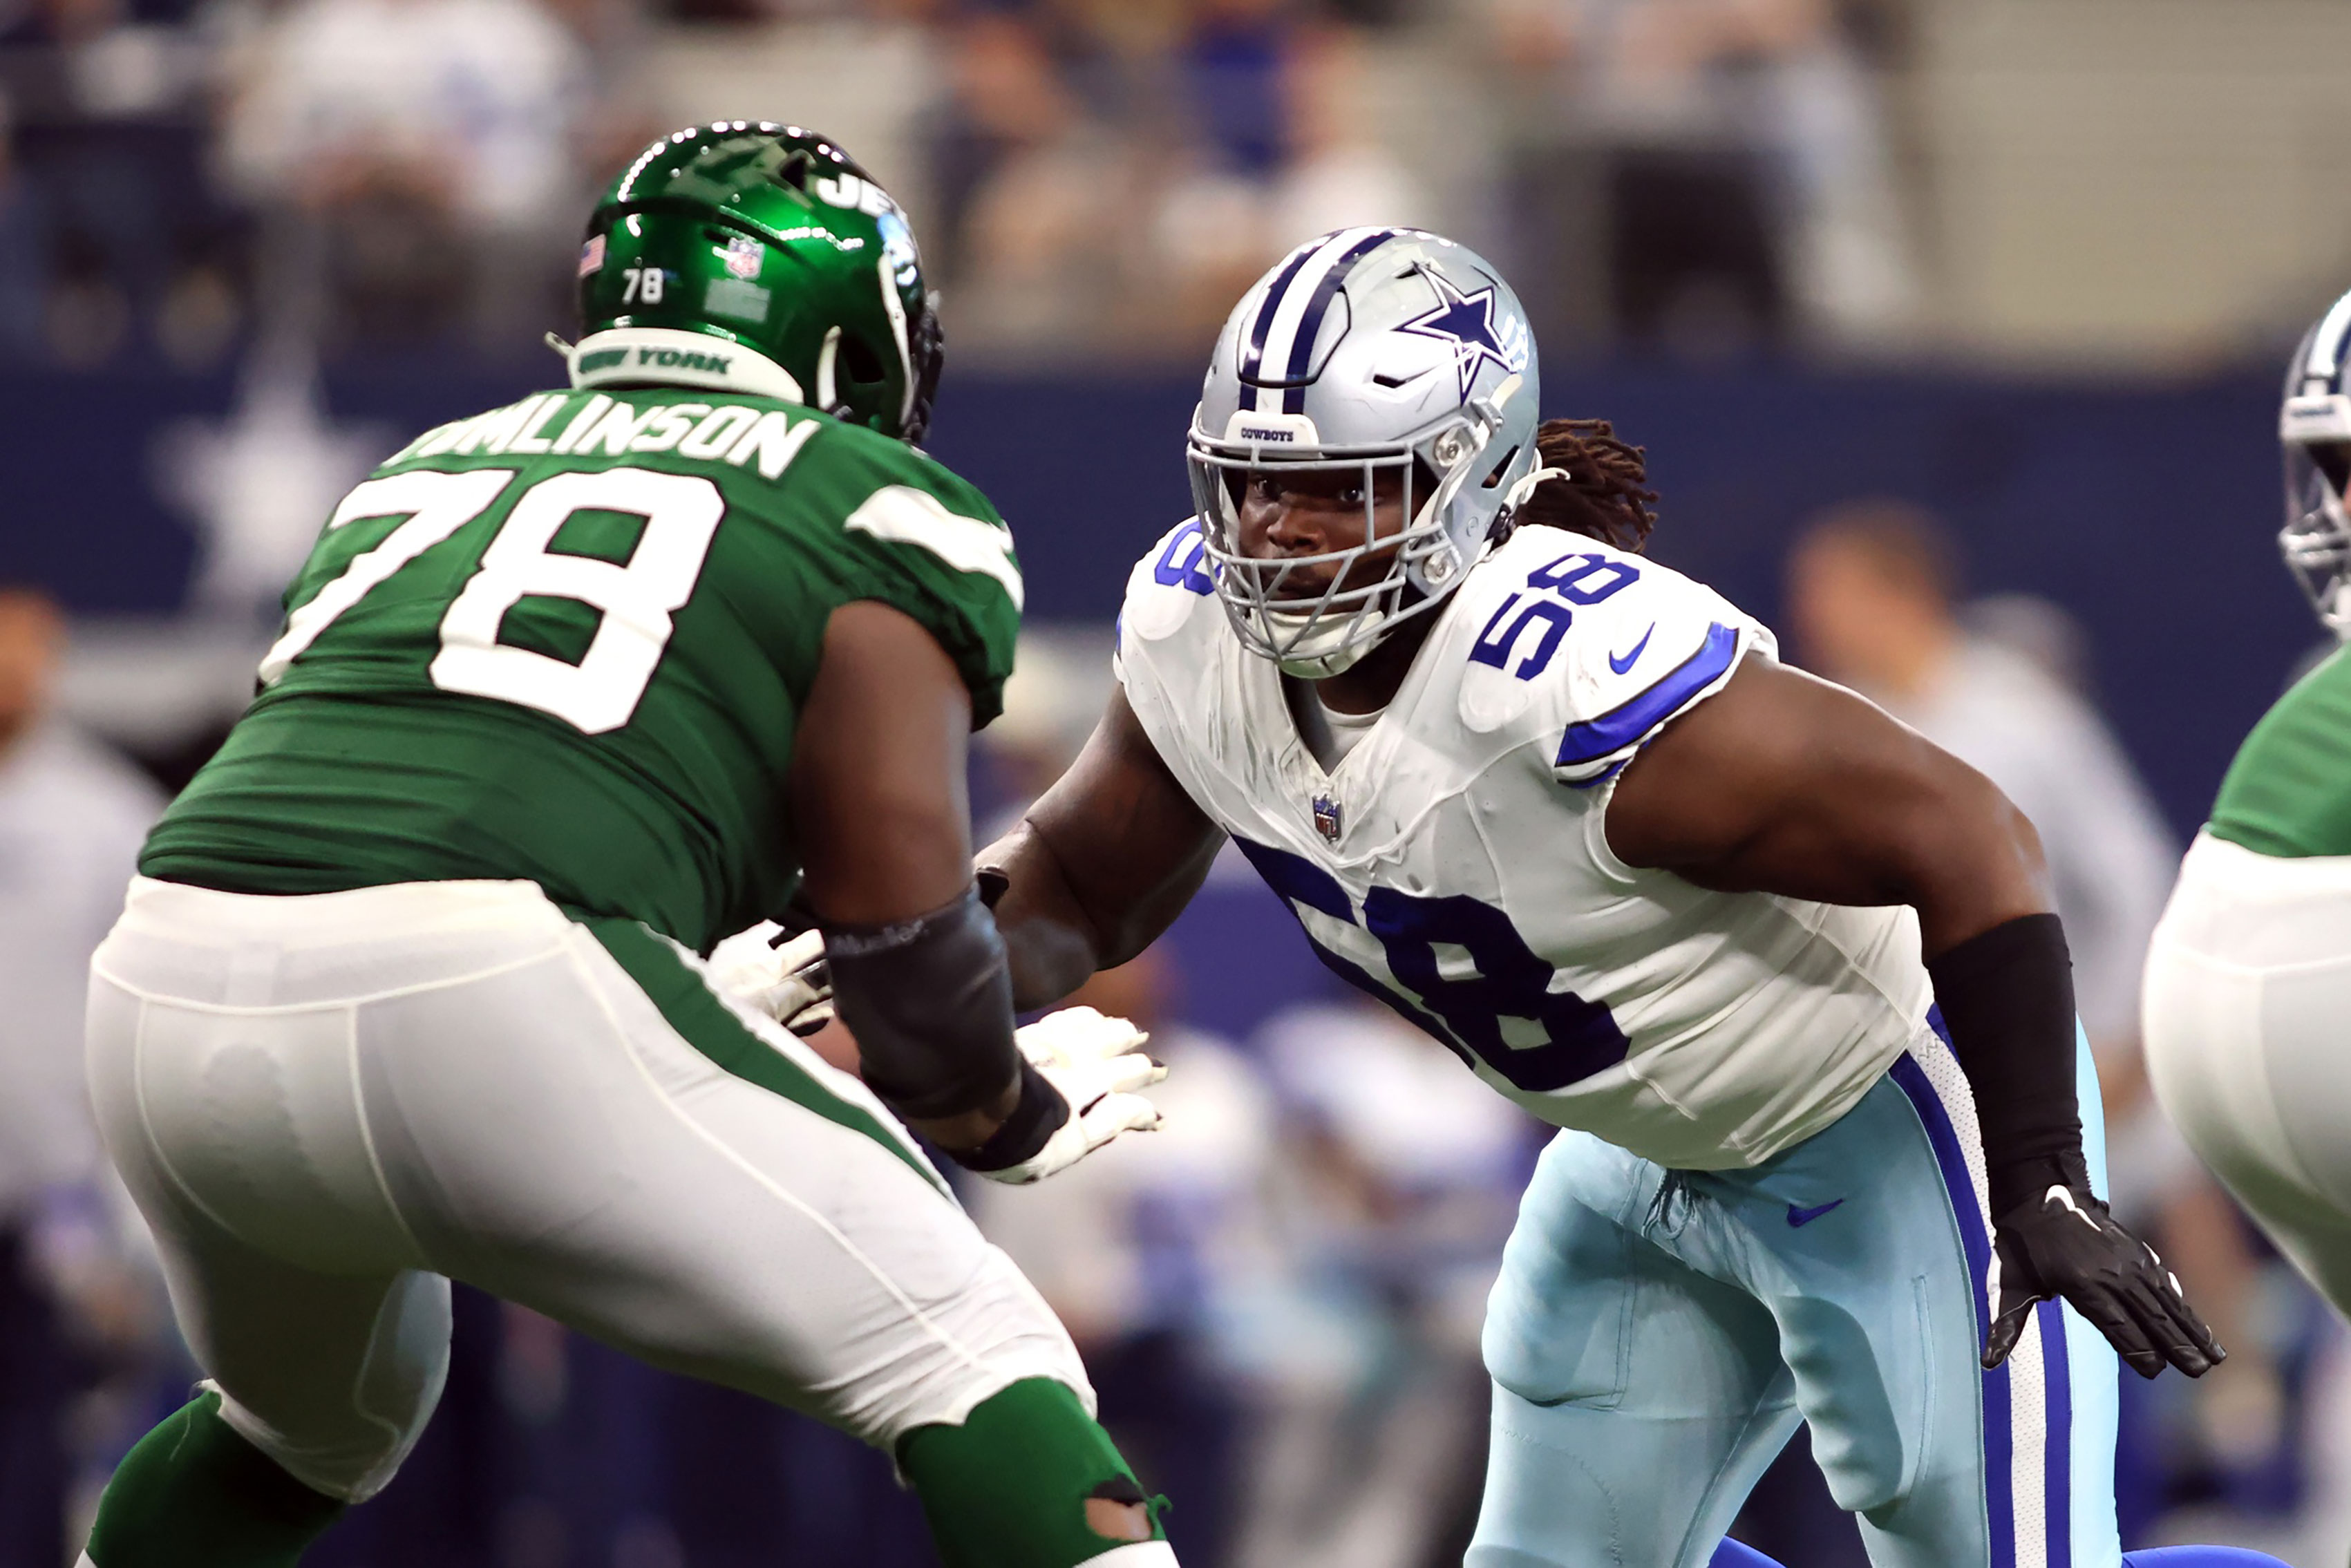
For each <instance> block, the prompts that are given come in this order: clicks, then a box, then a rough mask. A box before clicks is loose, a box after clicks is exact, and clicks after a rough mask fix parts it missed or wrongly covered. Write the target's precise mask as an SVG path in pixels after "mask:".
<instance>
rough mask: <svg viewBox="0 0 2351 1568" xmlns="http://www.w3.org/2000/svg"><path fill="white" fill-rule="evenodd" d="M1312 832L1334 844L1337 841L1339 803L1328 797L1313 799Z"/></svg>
mask: <svg viewBox="0 0 2351 1568" xmlns="http://www.w3.org/2000/svg"><path fill="white" fill-rule="evenodd" d="M1314 831H1316V832H1318V833H1320V834H1322V836H1323V837H1324V838H1326V839H1328V840H1330V841H1332V843H1334V844H1335V843H1337V842H1338V841H1339V802H1338V801H1336V800H1332V799H1331V797H1330V796H1328V795H1317V796H1315V797H1314Z"/></svg>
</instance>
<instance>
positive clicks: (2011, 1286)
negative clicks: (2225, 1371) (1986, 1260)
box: [1983, 1162, 2228, 1377]
mask: <svg viewBox="0 0 2351 1568" xmlns="http://www.w3.org/2000/svg"><path fill="white" fill-rule="evenodd" d="M2068 1163H2069V1164H2070V1163H2071V1162H2068ZM2062 1174H2063V1175H2064V1176H2065V1177H2066V1179H2065V1180H2064V1181H2063V1182H2059V1183H2052V1184H2051V1185H2050V1186H2048V1187H2047V1188H2045V1189H2044V1190H2043V1193H2042V1196H2041V1197H2039V1198H2038V1199H2035V1200H2029V1201H2027V1202H2024V1203H2020V1204H2018V1205H2016V1206H2015V1207H2013V1208H2011V1209H2010V1210H2009V1212H2007V1213H2006V1214H2003V1215H2001V1217H2000V1219H1999V1222H1998V1239H1996V1240H1995V1242H1994V1243H1993V1256H1992V1276H1991V1277H1992V1295H1993V1297H1994V1299H1995V1300H1996V1301H1997V1302H1998V1307H1997V1309H1996V1315H1995V1316H1994V1317H1993V1319H1992V1323H1991V1334H1990V1335H1988V1336H1987V1337H1986V1339H1985V1341H1984V1353H1983V1364H1984V1368H1985V1370H1987V1371H1989V1370H1991V1368H1992V1367H1995V1366H1998V1365H1999V1364H2001V1362H2003V1361H2005V1360H2007V1359H2008V1353H2009V1352H2010V1351H2011V1350H2013V1349H2015V1348H2016V1342H2017V1340H2018V1339H2019V1338H2020V1337H2021V1336H2022V1334H2023V1333H2024V1327H2025V1325H2026V1324H2027V1323H2029V1322H2032V1307H2033V1303H2034V1302H2036V1301H2048V1300H2050V1299H2052V1298H2053V1297H2059V1296H2062V1297H2064V1299H2065V1300H2066V1301H2069V1302H2071V1303H2072V1304H2073V1307H2074V1311H2075V1312H2079V1313H2081V1314H2082V1316H2083V1317H2084V1318H2085V1319H2087V1320H2088V1321H2089V1322H2090V1325H2091V1326H2092V1327H2094V1328H2095V1329H2096V1330H2097V1331H2098V1332H2099V1333H2102V1334H2104V1335H2105V1336H2106V1340H2107V1343H2111V1344H2112V1345H2113V1346H2114V1347H2115V1349H2116V1352H2117V1353H2118V1354H2120V1355H2121V1356H2122V1358H2123V1361H2124V1363H2125V1364H2126V1365H2128V1366H2129V1367H2130V1369H2131V1370H2132V1371H2133V1372H2136V1373H2137V1374H2138V1375H2140V1376H2141V1377H2153V1376H2154V1375H2156V1374H2157V1373H2158V1372H2161V1371H2162V1370H2163V1366H2164V1363H2166V1362H2169V1363H2170V1364H2172V1365H2174V1366H2176V1367H2178V1368H2179V1370H2180V1371H2182V1372H2184V1373H2186V1374H2187V1375H2189V1376H2190V1377H2201V1376H2203V1375H2205V1374H2206V1373H2207V1372H2210V1370H2211V1369H2212V1368H2213V1367H2215V1366H2217V1365H2219V1364H2220V1362H2221V1360H2222V1359H2223V1358H2224V1357H2225V1356H2226V1355H2227V1354H2228V1353H2227V1352H2226V1351H2223V1350H2222V1349H2221V1348H2220V1344H2219V1343H2217V1342H2215V1341H2214V1339H2213V1338H2212V1331H2211V1330H2210V1329H2209V1328H2207V1327H2205V1326H2204V1320H2203V1319H2201V1318H2199V1317H2198V1316H2197V1315H2196V1311H2195V1309H2194V1308H2192V1307H2190V1306H2189V1304H2188V1301H2187V1298H2186V1297H2184V1296H2182V1295H2181V1294H2180V1291H2179V1280H2178V1279H2176V1278H2174V1277H2173V1275H2172V1272H2171V1270H2168V1269H2167V1268H2165V1267H2164V1266H2163V1260H2162V1259H2160V1258H2158V1257H2157V1256H2156V1255H2155V1249H2154V1248H2152V1247H2149V1246H2148V1245H2147V1243H2146V1242H2144V1241H2141V1240H2140V1239H2138V1238H2137V1237H2136V1236H2133V1235H2132V1234H2131V1233H2130V1232H2129V1231H2127V1230H2125V1229H2124V1228H2122V1227H2121V1226H2119V1225H2117V1224H2116V1223H2115V1219H2114V1216H2112V1215H2110V1214H2108V1213H2107V1212H2106V1206H2105V1204H2104V1203H2103V1202H2101V1201H2099V1199H2097V1198H2096V1197H2093V1196H2092V1195H2091V1192H2090V1183H2089V1178H2088V1176H2087V1173H2086V1172H2085V1171H2080V1170H2067V1171H2064V1173H2062Z"/></svg>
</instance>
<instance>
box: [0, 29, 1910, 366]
mask: <svg viewBox="0 0 2351 1568" xmlns="http://www.w3.org/2000/svg"><path fill="white" fill-rule="evenodd" d="M7 15H8V20H7V21H6V22H5V23H4V24H0V92H5V124H6V131H7V136H6V143H7V154H6V156H7V160H8V162H7V172H6V175H5V185H0V192H5V195H0V257H5V265H4V266H0V272H5V275H6V279H7V280H6V282H5V284H0V343H5V347H6V349H7V350H9V351H10V352H13V353H15V354H17V355H29V356H45V357H47V358H49V359H52V360H54V361H58V362H62V363H66V364H70V365H91V364H98V363H103V362H106V361H109V360H110V359H112V358H113V357H114V356H116V355H118V354H121V353H124V352H126V351H132V352H135V351H137V350H139V349H140V348H141V347H148V348H152V350H154V351H156V352H158V353H160V354H161V355H162V358H163V359H164V360H165V361H168V362H170V363H172V364H174V365H179V366H183V367H186V366H200V365H203V364H206V363H209V362H212V361H216V360H217V359H218V358H219V357H220V356H222V355H224V354H225V353H227V352H229V351H231V350H232V348H233V347H234V345H235V344H236V343H237V342H238V341H239V340H241V338H243V337H244V336H245V335H246V334H247V333H249V332H252V331H255V330H266V329H279V330H284V331H288V332H293V333H296V334H298V335H303V336H305V337H308V336H315V335H319V334H320V333H323V334H324V335H325V336H326V338H327V339H328V340H329V347H330V348H333V349H357V348H371V347H372V348H377V349H381V348H384V347H387V346H394V345H397V346H402V347H414V346H416V345H418V344H419V343H421V342H430V341H436V340H447V341H449V342H452V343H462V344H465V345H466V346H468V347H470V348H473V349H475V350H482V351H488V352H507V351H513V350H516V349H517V348H518V347H523V346H528V345H529V344H532V343H535V342H536V340H537V338H538V333H539V331H541V330H543V329H545V328H547V327H549V326H559V325H560V324H561V322H562V319H563V305H562V301H563V294H564V285H565V281H566V274H565V270H564V268H563V267H562V266H561V265H560V262H559V260H552V259H550V258H556V257H558V256H559V253H560V252H561V250H562V249H563V246H561V244H560V243H559V241H560V240H561V239H562V238H564V237H565V236H566V235H567V234H568V231H569V230H570V229H572V228H574V227H576V225H577V222H578V214H579V213H580V210H581V207H582V202H583V199H584V197H585V196H586V195H587V194H588V193H590V191H591V190H592V189H593V187H594V186H595V185H596V184H598V183H601V181H602V180H603V179H605V178H606V177H608V176H609V174H610V172H611V170H612V168H613V167H614V166H615V165H616V164H617V162H620V161H621V160H622V159H624V158H625V157H626V155H627V154H628V152H630V151H632V149H633V148H634V147H635V146H637V145H638V144H640V143H641V142H642V141H643V139H644V138H645V137H646V136H648V135H649V134H652V133H653V132H654V131H657V130H659V129H663V128H665V126H666V125H667V124H668V123H669V122H670V121H671V120H673V119H674V118H677V117H678V116H677V114H676V109H677V108H678V107H682V105H680V102H679V100H680V99H681V98H682V97H684V98H687V99H691V98H694V97H695V96H696V94H697V90H698V91H699V92H700V93H701V94H702V95H703V96H707V95H708V91H709V89H708V86H707V84H708V81H709V77H708V75H707V73H705V72H704V71H702V70H700V69H699V68H698V67H699V66H700V65H701V64H702V62H701V61H699V60H697V58H696V56H697V54H699V53H702V52H708V51H724V52H731V53H733V54H735V55H736V56H737V60H736V62H735V64H734V66H733V69H734V70H736V71H738V72H739V71H742V70H744V69H745V68H746V67H745V64H744V62H743V59H742V57H743V56H744V55H746V54H748V55H749V56H751V57H755V58H756V57H758V56H759V55H761V54H774V55H777V56H781V57H794V58H796V59H797V60H798V62H799V67H800V68H802V69H809V68H819V69H822V70H824V71H826V72H828V73H840V72H845V73H847V76H848V78H851V80H852V84H853V86H854V88H855V89H860V90H864V91H870V92H872V93H874V94H877V95H881V96H884V97H886V98H888V99H891V100H892V102H893V106H894V115H893V118H894V119H895V120H897V121H898V123H896V124H894V125H892V126H891V127H890V128H889V129H888V131H886V132H885V134H884V135H883V137H882V138H881V140H883V142H884V146H883V148H882V149H879V150H875V149H872V147H871V146H870V143H871V142H872V141H873V140H875V139H874V138H872V137H871V136H868V137H865V138H862V139H861V138H859V137H857V136H855V135H853V134H852V129H853V128H852V127H846V126H840V127H836V126H832V125H831V124H830V123H829V122H827V124H826V128H827V129H831V130H832V131H834V133H835V134H838V135H841V136H842V137H843V138H844V140H847V141H851V142H852V144H853V145H856V146H859V147H861V148H865V149H867V151H866V152H864V154H863V155H864V156H866V157H867V158H868V159H869V160H870V161H873V162H876V163H877V168H878V172H882V173H883V174H884V175H885V176H887V177H889V178H890V179H892V181H893V183H897V184H900V185H902V186H905V187H907V188H908V190H909V196H908V200H909V204H910V205H911V206H912V207H913V209H914V211H915V212H916V214H918V216H919V217H920V218H921V219H922V220H923V221H924V225H925V233H926V235H927V236H928V245H929V248H930V250H931V252H932V257H931V259H932V260H933V262H934V264H935V266H936V267H937V268H938V270H939V273H940V275H941V276H942V277H944V279H945V280H946V285H947V289H948V297H949V298H950V299H951V300H952V301H953V306H952V308H953V310H954V312H955V314H954V317H953V319H951V323H950V327H951V330H952V331H953V332H954V333H955V335H956V340H957V342H958V344H959V345H967V346H968V347H969V348H971V349H973V350H977V351H978V352H980V353H982V354H984V355H985V354H1001V355H1011V356H1021V355H1032V354H1039V353H1047V354H1052V355H1056V356H1067V355H1070V354H1073V353H1074V354H1103V353H1114V354H1121V355H1127V356H1142V357H1165V356H1167V355H1170V354H1188V353H1190V352H1192V351H1194V350H1195V348H1196V343H1197V341H1198V340H1199V339H1200V337H1201V334H1202V331H1203V329H1205V328H1206V327H1208V326H1211V325H1213V323H1214V322H1216V321H1217V320H1218V319H1221V318H1222V316H1223V314H1224V312H1225V310H1226V309H1227V308H1228V306H1229V304H1230V302H1231V300H1232V298H1234V297H1235V296H1236V295H1237V294H1238V291H1239V289H1240V288H1241V287H1244V286H1245V285H1246V283H1247V282H1248V281H1249V279H1250V278H1251V277H1254V276H1255V275H1256V274H1257V273H1258V272H1259V271H1260V270H1261V269H1262V267H1264V265H1265V264H1266V262H1267V261H1268V260H1269V259H1270V257H1272V256H1279V255H1280V253H1281V252H1282V251H1283V250H1284V249H1286V248H1287V247H1288V246H1290V244H1292V243H1294V242H1295V241H1296V240H1297V239H1299V238H1301V237H1303V236H1305V235H1311V234H1316V233H1321V232H1323V231H1325V230H1328V229H1331V228H1335V227H1339V226H1343V225H1345V224H1348V223H1351V222H1354V221H1357V220H1358V219H1359V218H1361V217H1363V216H1364V214H1378V215H1380V216H1381V218H1382V220H1383V221H1395V220H1396V219H1397V218H1398V217H1399V216H1402V217H1404V218H1405V219H1408V220H1414V221H1424V222H1426V223H1427V224H1429V225H1432V226H1440V225H1451V226H1452V227H1454V228H1457V229H1461V230H1463V231H1464V232H1476V231H1480V230H1487V231H1490V230H1494V229H1496V228H1498V227H1499V228H1501V229H1504V230H1510V231H1514V232H1512V233H1510V238H1511V239H1512V240H1513V241H1514V242H1515V247H1516V249H1517V250H1518V252H1519V253H1520V256H1521V258H1522V259H1523V260H1526V261H1531V262H1533V263H1534V264H1536V265H1537V266H1539V267H1541V268H1542V270H1543V271H1544V272H1546V273H1547V274H1550V275H1552V276H1553V277H1555V278H1556V279H1557V280H1558V284H1559V286H1558V287H1555V288H1554V289H1553V290H1552V291H1551V293H1552V296H1553V298H1552V299H1551V301H1550V303H1551V308H1550V310H1549V311H1548V314H1549V315H1550V316H1551V317H1552V319H1553V320H1554V323H1555V324H1556V326H1557V328H1558V329H1560V330H1561V331H1562V332H1576V333H1580V334H1583V335H1585V336H1592V335H1599V334H1609V333H1615V332H1622V333H1623V334H1625V335H1627V336H1630V337H1633V338H1635V339H1641V338H1647V337H1654V336H1673V335H1676V334H1679V335H1681V336H1682V337H1684V338H1686V339H1690V340H1698V339H1705V340H1727V341H1733V342H1736V341H1744V340H1752V339H1776V338H1780V337H1782V336H1786V335H1790V334H1794V333H1798V332H1809V333H1812V334H1813V335H1815V336H1821V337H1825V338H1827V339H1830V340H1867V339H1870V338H1873V337H1877V336H1884V335H1886V334H1889V333H1898V332H1899V331H1900V330H1901V329H1903V327H1904V326H1905V325H1906V323H1907V319H1908V318H1909V317H1910V316H1911V315H1912V314H1913V313H1914V311H1915V307H1916V299H1915V295H1916V287H1915V282H1914V279H1913V277H1912V276H1911V267H1910V263H1909V261H1908V259H1907V256H1906V254H1905V246H1904V242H1903V238H1902V233H1901V229H1902V225H1901V221H1900V217H1899V214H1898V213H1897V211H1896V197H1895V190H1894V183H1893V181H1892V179H1891V177H1890V170H1889V167H1888V162H1887V161H1888V157H1889V153H1888V142H1887V138H1886V134H1885V129H1884V126H1883V124H1882V123H1881V121H1882V115H1881V112H1880V107H1879V105H1878V103H1877V101H1876V85H1875V84H1876V74H1875V73H1874V72H1873V70H1872V69H1871V68H1870V66H1871V62H1872V58H1873V57H1874V56H1876V55H1877V54H1881V53H1882V52H1884V51H1885V50H1886V49H1889V48H1891V47H1894V37H1895V33H1896V12H1895V10H1894V8H1893V7H1892V6H1890V5H1888V4H1887V3H1886V0H1843V3H1842V4H1840V3H1835V0H1460V3H1451V0H1437V3H1435V4H1431V3H1429V0H1349V3H1347V4H1342V5H1329V6H1321V5H1302V4H1298V3H1296V0H1007V3H1000V4H999V3H973V4H957V3H956V0H893V3H887V4H879V5H846V4H836V5H825V4H807V3H804V0H776V3H773V4H761V3H760V0H665V3H664V0H287V3H283V4H277V3H270V0H26V3H25V4H22V5H16V6H14V7H12V8H11V11H10V13H8V14H7ZM1432 50H1434V51H1435V52H1436V53H1437V55H1438V56H1439V57H1442V58H1443V59H1444V61H1445V64H1446V66H1447V70H1448V73H1449V74H1450V75H1452V76H1458V75H1460V74H1461V73H1463V72H1465V71H1468V72H1474V73H1478V74H1481V75H1484V76H1487V77H1489V78H1491V80H1490V84H1489V86H1488V87H1487V88H1485V89H1483V90H1482V91H1481V93H1480V95H1479V96H1480V97H1482V98H1487V99H1488V100H1487V101H1485V102H1483V103H1482V104H1479V105H1477V106H1476V109H1475V111H1473V112H1466V113H1455V112H1453V110H1456V109H1457V108H1458V107H1459V106H1456V105H1453V104H1450V103H1440V104H1438V105H1435V106H1433V107H1438V108H1441V109H1443V110H1445V111H1446V118H1447V125H1446V130H1445V132H1444V135H1443V137H1442V140H1441V141H1437V142H1435V143H1434V144H1423V145H1419V146H1407V145H1402V144H1401V143H1402V142H1403V141H1404V140H1405V139H1404V138H1402V137H1400V136H1399V135H1398V134H1397V131H1398V129H1399V128H1398V127H1397V126H1395V125H1394V124H1391V123H1384V122H1383V117H1382V116H1380V115H1379V114H1377V113H1374V112H1369V110H1371V109H1372V106H1373V105H1374V104H1375V103H1376V102H1377V101H1378V100H1379V99H1382V98H1383V97H1385V96H1387V95H1388V94H1389V93H1390V90H1391V85H1392V84H1391V82H1390V80H1389V78H1394V77H1395V76H1396V75H1398V74H1399V73H1400V72H1403V71H1406V70H1408V69H1409V68H1410V64H1411V62H1412V60H1413V59H1414V58H1416V57H1420V58H1426V57H1427V56H1428V55H1429V53H1430V52H1431V51H1432ZM681 78H683V79H684V81H685V82H688V83H691V82H695V81H699V82H701V83H702V84H703V86H702V87H701V89H695V87H692V86H687V87H685V88H684V90H683V92H682V91H681ZM840 91H841V88H840V86H839V85H838V84H836V86H835V87H834V88H833V89H832V90H831V91H830V92H827V93H826V94H824V95H823V96H824V97H825V98H828V99H830V98H834V97H838V96H839V95H840ZM1489 95H1490V96H1489ZM757 96H758V97H759V98H761V99H767V98H768V97H769V96H771V95H769V94H768V93H759V94H758V95H757ZM1422 96H1423V97H1426V91H1424V92H1423V94H1422ZM1439 97H1440V98H1442V97H1443V91H1442V88H1441V85H1440V88H1439ZM781 99H782V101H791V99H790V96H789V95H781ZM741 107H742V106H741V105H737V108H738V109H739V108H741ZM720 108H721V111H725V110H724V109H723V106H720ZM697 111H699V112H708V110H699V109H698V110H697ZM809 118H810V120H811V122H817V117H816V116H815V115H810V116H809ZM857 118H859V119H860V120H865V119H871V118H873V116H872V111H871V110H868V111H867V112H866V113H863V114H860V115H858V116H857ZM854 129H862V127H860V128H854ZM877 152H879V153H883V154H887V156H886V157H878V156H877ZM906 162H914V163H917V164H919V166H920V172H918V173H916V174H914V176H913V177H912V179H911V180H909V178H908V175H907V172H906V170H905V169H904V168H903V167H893V166H892V165H893V164H904V163H906ZM1498 204H1507V205H1508V206H1510V208H1511V209H1512V211H1513V212H1515V213H1517V214H1520V215H1519V218H1518V219H1517V220H1516V221H1510V222H1501V223H1499V224H1498V222H1497V214H1496V212H1495V211H1494V209H1495V208H1496V207H1497V206H1498ZM1601 236H1605V237H1601Z"/></svg>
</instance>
